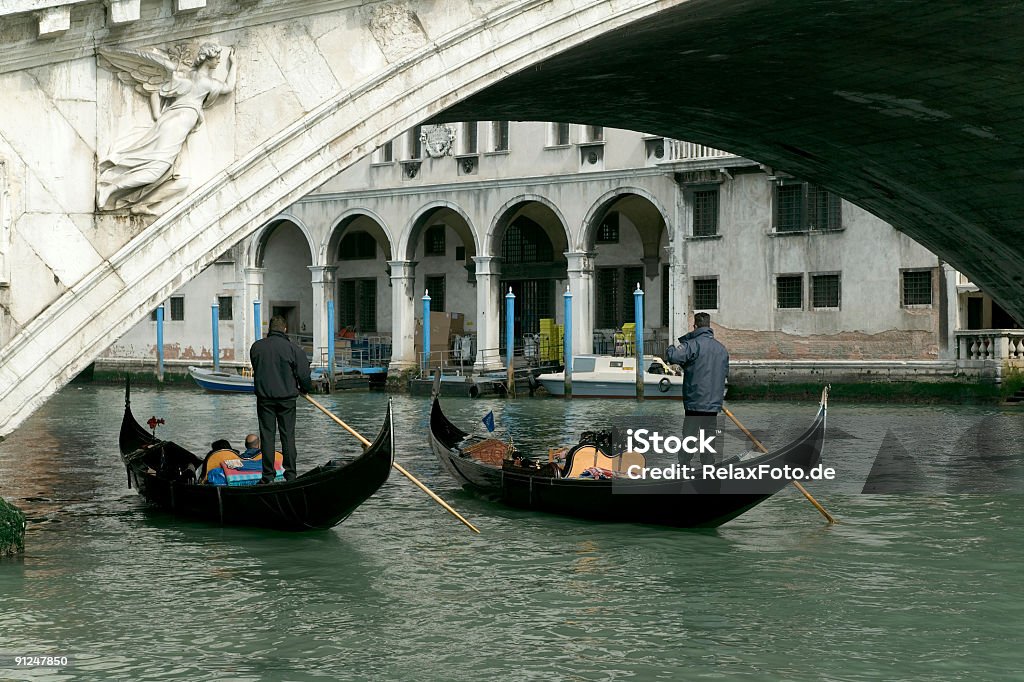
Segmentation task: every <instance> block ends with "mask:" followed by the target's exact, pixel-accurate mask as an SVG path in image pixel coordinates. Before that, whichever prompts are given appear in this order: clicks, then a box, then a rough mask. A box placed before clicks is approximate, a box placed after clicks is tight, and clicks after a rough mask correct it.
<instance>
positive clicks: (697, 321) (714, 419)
mask: <svg viewBox="0 0 1024 682" xmlns="http://www.w3.org/2000/svg"><path fill="white" fill-rule="evenodd" d="M665 358H666V359H667V360H668V361H669V362H670V363H673V364H676V365H681V366H682V368H683V406H684V408H685V410H686V416H685V418H684V419H683V437H684V438H685V437H687V436H696V437H697V441H696V442H698V443H699V442H700V441H701V439H700V432H701V431H704V433H705V439H704V442H705V443H707V436H708V435H713V434H715V432H716V431H717V429H718V413H719V412H721V411H722V401H723V400H724V399H725V384H726V381H727V380H728V378H729V351H727V350H726V349H725V346H723V345H722V344H721V343H720V342H719V341H718V340H717V339H716V338H715V333H714V332H713V331H712V330H711V316H710V315H708V314H707V313H697V314H696V315H694V316H693V331H692V332H690V333H689V334H687V335H685V336H680V337H679V345H678V346H669V347H668V349H667V350H666V352H665ZM691 442H694V441H691ZM719 442H721V441H720V439H717V438H716V439H714V440H713V441H712V445H711V449H714V450H715V452H709V451H708V448H706V447H705V448H702V449H701V451H700V461H701V464H714V462H715V455H716V454H719V455H720V454H721V452H719V450H720V448H719V447H718V443H719ZM691 457H692V453H688V452H685V451H682V450H680V452H679V463H680V464H688V463H689V461H690V458H691Z"/></svg>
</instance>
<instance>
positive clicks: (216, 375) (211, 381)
mask: <svg viewBox="0 0 1024 682" xmlns="http://www.w3.org/2000/svg"><path fill="white" fill-rule="evenodd" d="M188 373H189V376H191V377H192V379H193V380H194V381H195V382H196V383H197V384H199V387H200V388H204V389H206V390H207V391H218V392H226V393H255V392H256V389H255V388H253V380H252V375H251V374H249V375H245V374H236V373H233V372H215V371H214V370H212V369H206V368H205V367H194V366H189V368H188Z"/></svg>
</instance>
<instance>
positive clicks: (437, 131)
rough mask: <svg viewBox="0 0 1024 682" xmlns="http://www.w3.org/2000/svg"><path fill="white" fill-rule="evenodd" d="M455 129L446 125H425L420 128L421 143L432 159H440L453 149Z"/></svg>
mask: <svg viewBox="0 0 1024 682" xmlns="http://www.w3.org/2000/svg"><path fill="white" fill-rule="evenodd" d="M453 142H455V129H454V128H452V127H450V126H446V125H443V124H442V125H432V126H423V127H422V128H420V143H421V144H422V145H423V149H424V150H425V151H426V152H427V156H429V157H430V158H432V159H440V158H441V157H442V156H447V155H448V154H450V153H451V151H452V143H453Z"/></svg>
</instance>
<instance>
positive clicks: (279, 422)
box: [249, 315, 313, 483]
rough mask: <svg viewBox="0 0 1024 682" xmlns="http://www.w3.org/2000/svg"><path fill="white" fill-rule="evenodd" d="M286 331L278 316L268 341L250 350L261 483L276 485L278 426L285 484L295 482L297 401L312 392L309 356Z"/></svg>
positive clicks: (253, 345) (271, 328)
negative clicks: (258, 424) (261, 466)
mask: <svg viewBox="0 0 1024 682" xmlns="http://www.w3.org/2000/svg"><path fill="white" fill-rule="evenodd" d="M287 331H288V325H287V323H286V322H285V321H284V318H283V317H281V316H280V315H275V316H274V317H272V318H271V319H270V328H269V333H268V334H267V337H266V338H265V339H260V340H259V341H257V342H256V343H254V344H252V348H250V349H249V360H250V361H251V362H252V373H253V383H254V384H255V388H256V416H257V417H258V418H259V423H260V444H261V445H262V449H263V478H262V479H261V480H260V483H273V482H274V477H275V472H274V445H275V443H276V442H277V441H276V438H275V436H276V434H275V433H274V431H275V426H276V428H277V430H279V431H280V432H281V454H282V455H283V459H284V478H285V480H286V481H290V480H292V479H293V478H295V476H296V473H295V459H296V451H295V398H296V397H297V396H298V395H299V393H302V394H306V393H309V392H310V391H311V390H312V389H313V385H312V382H311V381H310V378H309V360H307V359H306V353H305V351H303V350H302V349H301V348H299V347H298V346H297V345H296V344H295V343H293V342H292V341H291V339H289V338H288V337H287V336H285V334H286V333H287Z"/></svg>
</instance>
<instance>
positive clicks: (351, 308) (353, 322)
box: [337, 279, 377, 333]
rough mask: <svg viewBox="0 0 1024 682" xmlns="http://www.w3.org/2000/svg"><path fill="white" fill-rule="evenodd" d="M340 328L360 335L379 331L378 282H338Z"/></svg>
mask: <svg viewBox="0 0 1024 682" xmlns="http://www.w3.org/2000/svg"><path fill="white" fill-rule="evenodd" d="M337 310H338V326H339V327H342V328H344V327H348V328H349V329H352V330H353V331H356V332H359V333H366V332H375V331H377V280H376V279H343V280H340V281H339V282H338V305H337Z"/></svg>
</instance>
